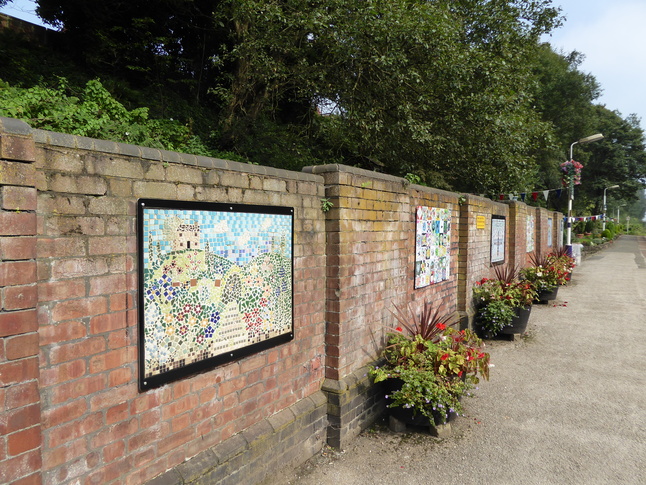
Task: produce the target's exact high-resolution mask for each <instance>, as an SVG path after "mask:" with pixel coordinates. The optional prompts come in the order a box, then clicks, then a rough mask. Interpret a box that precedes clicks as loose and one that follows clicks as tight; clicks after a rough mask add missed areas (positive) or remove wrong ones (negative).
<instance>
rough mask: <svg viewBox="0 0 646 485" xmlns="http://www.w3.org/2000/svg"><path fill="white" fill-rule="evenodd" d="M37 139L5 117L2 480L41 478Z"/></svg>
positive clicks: (0, 294) (0, 263)
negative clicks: (37, 308) (36, 182)
mask: <svg viewBox="0 0 646 485" xmlns="http://www.w3.org/2000/svg"><path fill="white" fill-rule="evenodd" d="M34 159H35V144H34V140H33V138H32V136H31V128H29V126H28V125H26V124H25V123H23V122H20V121H17V120H12V119H7V118H0V302H1V307H0V483H8V484H9V483H11V484H15V485H18V484H20V485H28V484H29V485H32V484H40V483H41V446H42V439H41V407H40V394H39V386H38V377H39V370H38V368H39V365H38V320H37V317H36V304H37V300H38V296H37V295H38V288H37V279H36V278H37V276H36V188H35V169H34V166H33V162H34Z"/></svg>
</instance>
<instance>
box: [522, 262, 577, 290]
mask: <svg viewBox="0 0 646 485" xmlns="http://www.w3.org/2000/svg"><path fill="white" fill-rule="evenodd" d="M529 259H530V260H531V262H532V266H529V267H527V268H523V269H522V270H520V276H521V278H522V280H523V281H527V282H529V283H531V284H532V285H533V286H534V288H535V289H536V291H539V292H540V291H551V290H553V289H554V288H555V287H556V286H558V285H559V284H560V283H559V281H565V277H566V276H567V274H566V273H565V272H564V270H563V269H562V268H561V265H560V263H558V264H555V258H552V257H550V256H544V257H541V256H538V255H537V254H536V253H532V254H530V255H529Z"/></svg>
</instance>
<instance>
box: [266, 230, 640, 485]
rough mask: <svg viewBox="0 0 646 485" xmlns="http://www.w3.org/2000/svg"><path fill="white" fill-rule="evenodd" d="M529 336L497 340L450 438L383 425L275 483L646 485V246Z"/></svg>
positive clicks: (596, 271)
mask: <svg viewBox="0 0 646 485" xmlns="http://www.w3.org/2000/svg"><path fill="white" fill-rule="evenodd" d="M528 330H529V336H528V337H524V338H523V339H521V340H517V341H493V342H491V344H490V345H489V351H490V352H491V355H492V363H493V364H494V367H493V368H492V369H491V380H490V381H489V382H484V383H482V384H481V385H480V389H479V390H478V391H477V392H476V397H474V398H472V399H468V400H467V402H466V407H467V415H466V416H465V417H461V418H459V419H458V420H457V421H456V423H455V424H454V425H453V434H452V436H451V437H450V438H447V439H437V438H433V437H430V436H428V435H426V434H424V432H417V433H406V434H404V435H402V434H396V433H392V432H390V431H389V430H388V429H387V427H385V426H376V427H375V428H374V429H372V430H371V431H368V432H364V433H363V434H362V435H361V436H360V437H359V438H357V440H355V442H353V444H352V445H351V446H350V447H349V448H348V449H347V450H343V452H335V451H334V450H326V451H325V452H324V453H323V454H321V456H319V457H318V459H317V460H315V462H311V463H310V464H309V465H308V466H306V467H304V468H302V469H300V470H299V471H298V472H296V473H295V474H294V475H290V476H287V477H276V481H275V482H274V483H281V484H287V483H290V484H300V485H314V484H317V485H328V484H330V485H332V484H333V485H355V484H357V485H358V484H361V485H363V484H374V485H379V484H388V485H392V484H418V485H428V484H500V485H506V484H510V485H511V484H514V485H517V484H523V485H527V484H559V485H562V484H586V485H590V484H613V485H614V484H646V238H644V237H638V236H622V237H621V238H620V239H619V240H617V241H616V242H615V243H614V244H613V245H612V246H610V247H609V248H607V249H604V250H603V251H601V252H599V253H596V254H594V255H592V256H590V257H589V258H587V259H585V260H584V261H583V263H582V264H581V266H579V267H578V268H576V270H575V273H574V276H573V278H572V282H571V284H570V285H569V286H567V287H563V288H561V289H560V290H559V294H558V298H557V300H556V301H554V302H552V303H551V304H548V305H535V306H534V308H533V309H532V314H531V317H530V323H529V327H528Z"/></svg>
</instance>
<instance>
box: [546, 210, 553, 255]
mask: <svg viewBox="0 0 646 485" xmlns="http://www.w3.org/2000/svg"><path fill="white" fill-rule="evenodd" d="M553 239H554V219H552V218H551V217H548V218H547V247H548V248H551V247H552V240H553Z"/></svg>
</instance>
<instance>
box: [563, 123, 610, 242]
mask: <svg viewBox="0 0 646 485" xmlns="http://www.w3.org/2000/svg"><path fill="white" fill-rule="evenodd" d="M599 140H603V135H602V134H601V133H596V134H594V135H590V136H586V137H585V138H581V139H580V140H577V141H575V142H574V143H572V144H571V145H570V161H573V160H574V156H573V155H572V150H573V148H574V145H576V144H577V143H592V142H593V141H599ZM573 200H574V178H573V177H571V178H570V184H569V186H568V201H567V244H566V247H567V252H568V254H570V255H571V254H572V201H573Z"/></svg>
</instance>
